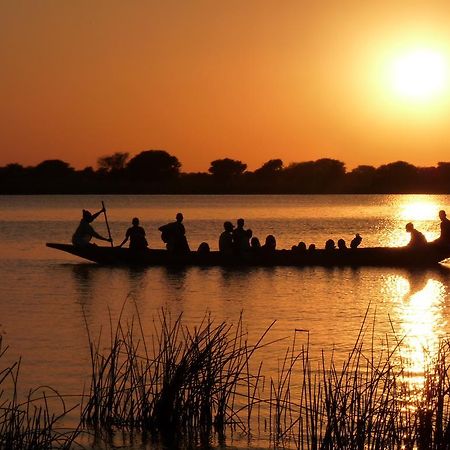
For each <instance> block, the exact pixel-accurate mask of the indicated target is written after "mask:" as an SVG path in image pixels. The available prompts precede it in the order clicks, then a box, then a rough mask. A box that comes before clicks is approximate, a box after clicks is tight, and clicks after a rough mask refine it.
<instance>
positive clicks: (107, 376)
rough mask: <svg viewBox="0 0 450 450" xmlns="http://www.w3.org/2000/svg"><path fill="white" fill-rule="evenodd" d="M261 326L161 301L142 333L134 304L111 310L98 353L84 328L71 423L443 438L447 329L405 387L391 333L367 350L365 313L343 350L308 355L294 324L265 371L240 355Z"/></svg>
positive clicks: (449, 404) (162, 432)
mask: <svg viewBox="0 0 450 450" xmlns="http://www.w3.org/2000/svg"><path fill="white" fill-rule="evenodd" d="M272 326H273V323H272V324H271V325H270V326H269V327H268V329H267V330H266V331H265V332H264V333H263V334H262V336H261V337H260V338H259V339H258V340H257V341H256V342H255V343H253V344H250V343H249V342H248V337H247V334H246V333H245V332H244V327H243V322H242V317H241V318H240V319H239V320H238V322H237V324H236V325H235V326H232V325H230V324H228V323H226V322H219V323H216V322H215V321H214V320H212V318H211V317H210V316H209V315H206V316H205V317H204V319H203V320H202V321H201V323H200V324H199V325H198V326H197V327H194V328H193V329H190V328H188V327H185V326H184V325H183V324H182V316H181V315H180V316H178V317H176V318H175V319H172V318H171V316H170V315H169V314H167V313H166V312H164V311H161V312H160V314H159V316H158V318H157V320H156V321H154V332H153V335H152V338H151V339H150V340H146V339H145V337H144V331H143V329H142V325H141V323H140V319H139V316H138V315H137V317H136V318H135V319H133V320H131V321H130V322H128V323H127V324H126V325H123V324H122V319H120V320H119V321H118V323H117V326H116V327H115V329H114V331H113V332H112V333H111V337H110V346H109V349H108V351H106V352H105V353H104V354H103V353H102V352H100V341H101V338H99V339H98V340H96V341H93V340H92V339H91V340H90V349H91V362H92V382H91V387H90V392H89V395H88V399H87V402H86V404H85V406H84V408H83V415H82V421H83V423H84V424H85V425H89V426H90V427H94V429H96V430H105V429H106V430H108V429H109V430H111V429H116V428H118V429H123V430H140V431H143V432H148V433H150V435H152V436H154V437H162V438H163V439H164V440H165V442H166V443H168V445H169V446H173V445H175V443H177V445H180V443H181V442H188V443H189V445H203V446H205V447H207V446H209V445H210V443H211V442H212V440H213V439H214V438H215V439H216V440H217V441H218V442H223V441H224V440H225V438H226V437H227V436H230V435H232V434H233V433H234V432H235V431H238V432H239V434H242V433H243V434H246V435H249V436H251V435H253V436H256V437H257V438H259V440H260V438H261V436H263V437H264V435H266V437H268V438H269V443H268V445H269V446H271V447H274V448H280V447H281V448H298V449H307V450H310V449H311V450H313V449H314V450H319V449H320V450H331V449H355V450H363V449H364V450H371V449H374V450H375V449H406V450H408V449H411V450H412V449H418V450H422V449H436V450H438V449H450V377H449V367H450V343H449V342H448V341H443V342H442V343H441V345H440V350H439V353H438V357H437V358H436V360H435V361H434V363H433V365H432V366H430V368H429V369H428V371H427V373H426V374H425V383H424V386H423V388H421V390H420V391H417V389H416V388H415V387H414V386H413V385H412V384H411V383H408V381H407V379H408V372H407V365H406V363H405V362H404V361H403V363H402V360H401V358H400V356H399V355H400V354H401V352H400V349H401V346H402V345H403V342H402V340H401V339H399V340H395V341H394V342H393V344H391V345H386V346H385V348H384V349H383V351H376V350H375V344H374V331H373V328H372V335H370V326H369V324H368V321H367V314H366V317H365V318H364V319H363V323H362V325H361V329H360V331H359V335H358V337H357V339H356V342H355V345H354V347H353V348H352V349H351V351H350V352H349V353H348V356H347V358H345V360H344V361H343V362H340V363H338V362H337V358H336V355H334V354H331V355H325V353H323V352H322V354H321V355H320V357H319V358H317V357H316V358H315V359H314V358H313V357H312V356H311V351H310V341H309V339H310V337H309V332H307V331H306V330H296V332H295V333H294V337H293V341H292V344H291V345H290V346H289V347H288V348H287V349H286V351H285V353H284V356H282V357H281V358H280V361H279V369H278V372H277V373H276V374H273V373H272V374H271V376H266V375H264V370H263V366H262V363H258V362H255V361H252V358H253V357H254V354H255V352H256V351H257V350H258V349H261V348H262V347H263V346H265V345H269V344H270V342H269V343H263V339H265V338H266V335H267V333H268V331H269V330H270V328H271V327H272ZM303 337H306V339H303ZM300 338H302V339H300ZM300 341H301V343H299V342H300ZM367 341H368V344H367ZM255 413H256V414H255ZM261 423H263V424H264V427H263V431H261V429H262V427H261ZM255 429H257V430H258V432H257V433H252V431H253V430H255ZM258 433H261V434H260V435H259V436H258ZM171 443H172V444H173V445H171Z"/></svg>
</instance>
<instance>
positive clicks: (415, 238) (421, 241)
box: [405, 222, 427, 247]
mask: <svg viewBox="0 0 450 450" xmlns="http://www.w3.org/2000/svg"><path fill="white" fill-rule="evenodd" d="M405 229H406V231H407V232H408V233H411V239H410V241H409V242H408V247H423V246H425V245H427V239H426V238H425V236H424V235H423V233H421V232H420V231H419V230H416V229H415V228H414V225H413V224H412V223H411V222H409V223H407V224H406V226H405Z"/></svg>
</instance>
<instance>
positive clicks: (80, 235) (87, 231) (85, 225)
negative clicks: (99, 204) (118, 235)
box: [72, 208, 111, 247]
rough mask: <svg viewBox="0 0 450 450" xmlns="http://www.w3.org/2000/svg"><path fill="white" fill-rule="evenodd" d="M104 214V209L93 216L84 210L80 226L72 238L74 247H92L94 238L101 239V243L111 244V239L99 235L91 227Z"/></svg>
mask: <svg viewBox="0 0 450 450" xmlns="http://www.w3.org/2000/svg"><path fill="white" fill-rule="evenodd" d="M103 212H105V210H104V208H102V209H101V210H100V211H98V212H96V213H95V214H91V213H90V212H89V211H87V210H86V209H83V217H82V218H81V220H80V224H79V225H78V228H77V229H76V230H75V233H74V234H73V236H72V244H73V245H75V246H77V247H86V246H87V245H90V241H91V239H92V238H93V237H94V238H96V239H99V240H100V241H106V242H111V239H110V238H105V237H103V236H101V235H100V234H98V233H97V232H96V231H95V230H94V228H92V225H91V223H92V222H93V221H94V220H95V219H96V218H97V217H98V216H99V215H100V214H101V213H103Z"/></svg>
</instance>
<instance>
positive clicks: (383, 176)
mask: <svg viewBox="0 0 450 450" xmlns="http://www.w3.org/2000/svg"><path fill="white" fill-rule="evenodd" d="M181 167H182V166H181V163H180V161H179V160H178V158H177V157H176V156H173V155H171V154H169V153H168V152H166V151H164V150H146V151H143V152H141V153H139V154H137V155H136V156H133V157H131V155H130V154H129V153H125V152H117V153H114V154H112V155H107V156H102V157H100V158H99V159H98V160H97V167H96V168H95V169H94V168H93V167H86V168H84V169H82V170H76V169H74V168H73V167H71V166H70V164H69V163H67V162H65V161H62V160H59V159H50V160H45V161H42V162H41V163H39V164H37V165H36V166H31V167H24V166H22V165H20V164H17V163H13V164H8V165H6V166H4V167H0V194H384V193H405V194H406V193H436V194H449V193H450V162H439V163H438V164H437V166H433V167H416V166H414V165H412V164H409V163H407V162H405V161H396V162H392V163H389V164H384V165H381V166H379V167H374V166H370V165H360V166H358V167H356V168H355V169H353V170H350V171H347V170H346V167H345V163H343V162H342V161H339V160H337V159H330V158H321V159H318V160H315V161H304V162H294V163H290V164H288V165H285V164H284V162H283V161H282V160H281V159H271V160H269V161H267V162H265V163H264V164H263V165H262V166H261V167H259V168H258V169H256V170H254V171H249V170H247V164H245V163H243V162H242V161H239V160H236V159H231V158H223V159H216V160H214V161H212V162H211V164H210V167H209V169H208V172H194V173H187V172H182V171H181Z"/></svg>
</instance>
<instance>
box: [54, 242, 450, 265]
mask: <svg viewBox="0 0 450 450" xmlns="http://www.w3.org/2000/svg"><path fill="white" fill-rule="evenodd" d="M47 247H50V248H54V249H56V250H61V251H64V252H66V253H70V254H72V255H76V256H78V257H80V258H83V259H86V260H88V261H92V262H95V263H97V264H104V265H143V266H241V265H242V266H299V267H303V266H325V267H327V266H328V267H334V266H354V267H360V266H387V267H429V266H434V265H436V264H438V263H439V262H441V261H443V260H445V259H447V258H450V248H448V247H441V246H437V245H433V244H430V245H427V246H426V247H423V248H417V249H412V248H408V247H392V248H391V247H368V248H359V249H355V250H353V249H347V250H334V251H328V250H315V251H313V252H303V253H296V252H292V251H290V250H278V251H276V252H275V253H273V254H257V255H256V254H248V255H244V256H242V257H225V256H223V255H222V254H220V253H219V252H210V253H208V254H199V253H197V252H190V253H189V254H186V255H173V254H171V253H169V252H167V250H144V251H133V250H130V249H128V248H112V247H101V246H96V245H89V246H87V247H75V246H73V245H70V244H58V243H47Z"/></svg>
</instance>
